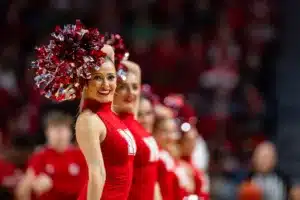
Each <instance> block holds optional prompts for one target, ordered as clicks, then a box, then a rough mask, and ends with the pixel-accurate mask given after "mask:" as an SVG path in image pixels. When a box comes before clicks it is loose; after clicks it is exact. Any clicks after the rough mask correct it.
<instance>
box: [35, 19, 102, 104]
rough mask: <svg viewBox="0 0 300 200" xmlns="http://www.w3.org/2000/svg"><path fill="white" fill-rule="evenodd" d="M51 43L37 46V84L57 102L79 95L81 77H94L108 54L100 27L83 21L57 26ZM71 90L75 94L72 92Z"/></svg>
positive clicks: (46, 94) (44, 93)
mask: <svg viewBox="0 0 300 200" xmlns="http://www.w3.org/2000/svg"><path fill="white" fill-rule="evenodd" d="M51 37H52V39H51V40H50V42H49V44H48V45H42V46H40V47H37V48H36V56H37V60H35V61H33V62H32V67H33V69H35V75H36V76H35V83H36V86H37V88H38V89H39V90H40V93H41V94H42V95H44V96H45V97H47V98H50V99H53V100H55V101H63V100H66V99H74V98H79V97H80V94H81V91H82V87H83V85H82V81H81V80H82V79H89V78H90V77H91V70H92V69H98V68H99V67H100V66H101V65H102V63H103V60H104V59H103V58H104V57H105V56H106V54H105V53H104V52H102V51H101V48H102V47H103V45H104V36H103V35H101V34H100V33H99V31H98V30H97V29H85V28H84V26H83V25H82V24H81V22H80V20H76V24H75V25H71V24H68V25H65V26H64V28H63V29H62V28H61V27H59V26H56V28H55V31H54V32H53V33H52V34H51ZM69 91H72V94H69Z"/></svg>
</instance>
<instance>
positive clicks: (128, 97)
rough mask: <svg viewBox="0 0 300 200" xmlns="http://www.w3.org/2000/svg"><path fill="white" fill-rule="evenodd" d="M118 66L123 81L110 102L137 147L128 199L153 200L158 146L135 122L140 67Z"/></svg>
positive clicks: (125, 62)
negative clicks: (122, 69) (124, 76)
mask: <svg viewBox="0 0 300 200" xmlns="http://www.w3.org/2000/svg"><path fill="white" fill-rule="evenodd" d="M122 64H123V65H124V66H125V67H126V68H127V73H126V78H125V79H124V80H121V82H120V84H118V87H117V90H116V93H115V98H114V110H115V111H116V112H117V113H118V114H119V116H120V118H121V119H122V121H123V122H124V123H125V124H126V125H127V127H128V128H129V130H130V131H131V132H132V134H133V136H134V138H135V141H136V144H137V154H136V156H135V159H134V175H133V180H132V186H131V190H130V195H129V198H128V199H129V200H139V199H145V200H147V199H148V200H153V199H156V198H159V194H158V197H156V198H155V188H156V193H158V186H157V185H156V182H157V161H158V146H157V144H156V141H155V140H154V138H153V137H152V136H151V135H150V134H149V132H147V131H146V130H145V129H144V127H143V126H142V125H141V124H140V123H139V122H138V121H137V120H136V119H135V113H136V111H137V108H138V103H139V99H140V88H141V72H140V67H139V66H138V65H137V64H135V63H133V62H131V61H123V62H122Z"/></svg>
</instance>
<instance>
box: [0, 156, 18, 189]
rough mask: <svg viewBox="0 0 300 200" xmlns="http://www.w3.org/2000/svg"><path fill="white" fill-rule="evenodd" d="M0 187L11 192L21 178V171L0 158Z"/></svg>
mask: <svg viewBox="0 0 300 200" xmlns="http://www.w3.org/2000/svg"><path fill="white" fill-rule="evenodd" d="M0 169H1V170H0V185H1V187H4V188H7V189H8V190H11V191H13V189H14V188H15V186H16V185H17V183H18V181H19V180H20V178H21V175H22V171H21V170H20V169H18V168H17V167H16V166H15V165H14V164H12V163H10V162H8V161H6V160H5V159H3V158H0Z"/></svg>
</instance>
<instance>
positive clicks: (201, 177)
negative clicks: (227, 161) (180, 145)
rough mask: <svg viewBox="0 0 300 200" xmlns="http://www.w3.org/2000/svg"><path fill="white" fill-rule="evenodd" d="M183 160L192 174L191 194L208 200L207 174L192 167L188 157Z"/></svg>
mask: <svg viewBox="0 0 300 200" xmlns="http://www.w3.org/2000/svg"><path fill="white" fill-rule="evenodd" d="M183 160H185V162H187V164H188V165H189V167H190V168H191V169H192V171H193V174H194V180H195V187H196V188H195V191H194V192H193V193H194V194H196V195H197V196H198V197H200V198H201V199H203V200H209V199H210V194H209V184H210V183H209V178H208V176H207V174H206V173H205V172H203V171H201V170H199V169H197V168H196V167H195V166H193V164H192V162H191V158H190V157H183Z"/></svg>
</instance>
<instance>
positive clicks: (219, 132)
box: [0, 0, 277, 200]
mask: <svg viewBox="0 0 300 200" xmlns="http://www.w3.org/2000/svg"><path fill="white" fill-rule="evenodd" d="M0 5H1V7H0V9H1V14H2V16H1V18H0V20H1V27H2V31H1V34H0V35H1V37H0V40H1V42H0V45H1V49H2V51H1V55H0V96H1V98H0V108H1V109H0V111H1V112H0V133H1V152H2V149H3V152H5V155H6V156H8V157H9V159H10V160H12V161H13V162H14V163H15V165H17V166H18V167H19V168H23V167H24V165H25V163H26V160H27V156H28V155H29V153H30V152H31V151H32V149H33V148H34V146H36V145H38V144H41V143H43V141H44V137H43V134H42V126H41V119H42V117H43V115H44V114H45V113H46V112H47V111H48V110H51V109H52V108H55V109H62V110H64V111H67V112H70V113H71V114H72V115H73V116H76V114H77V113H76V110H77V105H78V102H65V103H63V104H59V105H58V104H54V103H52V102H50V101H49V100H46V99H44V98H42V97H40V95H39V94H38V93H37V91H36V90H34V88H33V79H32V74H31V73H32V72H31V71H30V70H28V66H29V65H30V60H31V59H32V56H33V49H34V46H35V45H36V44H38V43H41V42H43V41H44V40H45V39H47V38H48V36H49V32H50V30H52V29H53V27H54V26H55V25H56V24H60V25H62V24H66V23H73V22H74V21H75V19H77V18H79V19H82V21H83V22H84V23H85V24H86V25H92V26H97V27H98V28H99V29H100V30H101V31H102V30H104V31H108V32H115V33H120V34H121V35H122V36H124V38H125V42H126V44H127V46H128V47H129V51H130V53H131V55H130V58H131V60H133V61H135V62H137V63H138V64H140V66H141V67H142V73H143V74H142V75H143V82H144V83H147V84H149V85H150V86H151V89H152V90H153V92H154V93H155V94H157V96H158V97H159V100H160V101H161V102H162V103H166V102H167V98H166V97H167V96H168V95H169V94H171V93H176V94H180V95H184V96H185V98H186V99H187V101H188V103H189V104H190V105H192V107H193V108H194V109H193V111H191V110H190V109H189V108H187V110H186V111H185V112H186V113H188V114H187V115H189V114H190V112H192V113H195V114H192V115H195V117H196V118H197V120H196V125H197V128H198V132H199V133H200V134H201V137H202V138H203V139H204V140H205V141H206V144H207V146H208V149H209V154H210V156H209V158H210V159H209V165H208V168H207V169H206V170H207V173H208V174H209V175H210V178H211V183H212V187H211V194H212V195H213V196H214V197H215V198H216V199H230V200H233V199H234V198H235V196H236V193H237V192H235V191H237V188H238V185H239V184H240V183H241V182H242V181H243V180H245V179H246V178H247V176H248V172H249V169H250V166H251V159H250V158H251V155H252V153H253V150H254V149H255V147H256V146H257V144H259V143H260V142H261V141H263V140H265V139H266V138H269V137H270V136H272V134H273V133H272V128H269V127H268V126H272V123H271V124H268V123H267V122H266V120H265V119H266V116H265V109H266V106H265V102H266V101H265V100H266V99H267V98H268V97H267V90H268V89H267V84H266V82H265V79H264V78H263V77H264V76H265V75H266V74H268V73H272V70H270V66H269V65H270V64H269V63H270V60H272V58H273V57H272V56H274V48H273V47H274V44H275V43H276V36H277V31H276V30H277V24H276V23H277V21H276V11H277V10H276V5H275V4H273V2H272V1H268V0H247V1H241V0H228V1H221V0H200V1H199V0H194V1H183V0H172V1H171V0H169V1H168V0H160V1H156V0H145V1H140V0H124V1H120V2H119V1H111V0H103V1H93V0H90V1H84V0H73V1H71V0H47V1H46V0H45V1H29V0H28V1H26V0H16V1H3V2H1V3H0ZM166 104H168V103H166ZM205 156H207V155H205ZM275 157H276V156H275ZM271 168H272V167H271ZM271 171H272V170H271ZM231 195H232V196H231Z"/></svg>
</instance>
